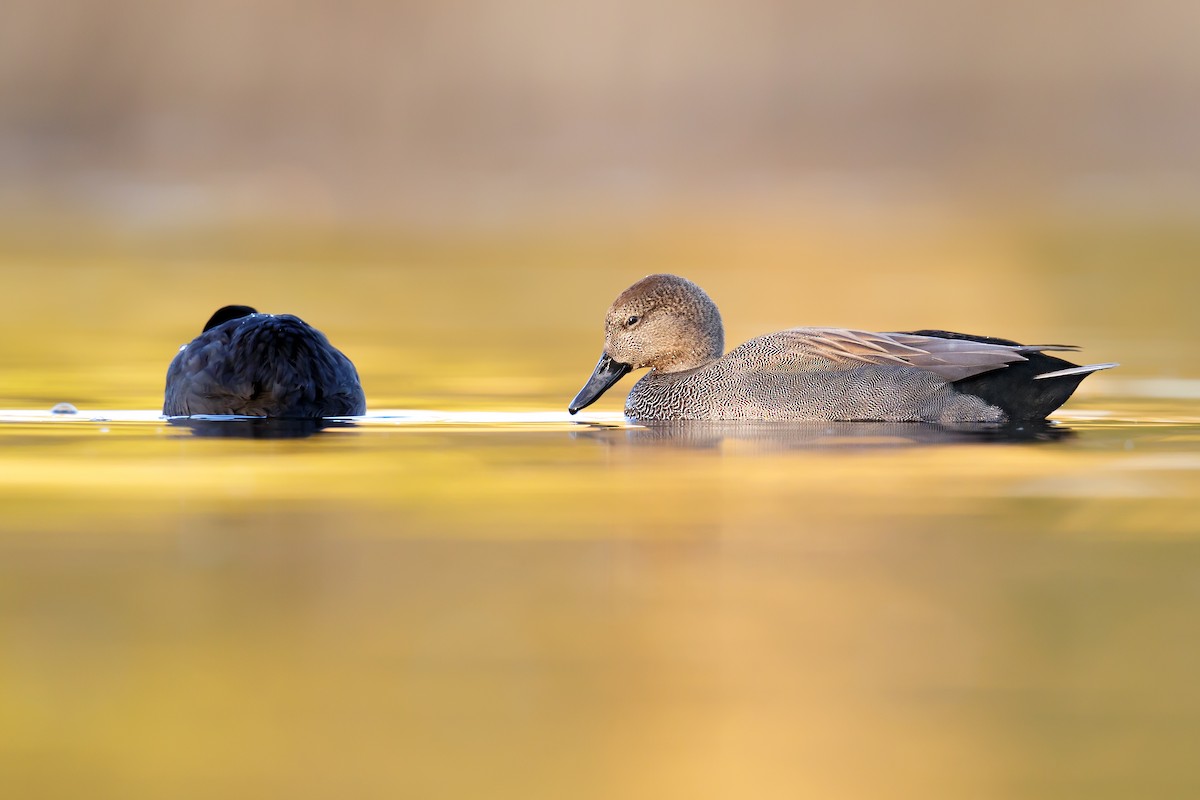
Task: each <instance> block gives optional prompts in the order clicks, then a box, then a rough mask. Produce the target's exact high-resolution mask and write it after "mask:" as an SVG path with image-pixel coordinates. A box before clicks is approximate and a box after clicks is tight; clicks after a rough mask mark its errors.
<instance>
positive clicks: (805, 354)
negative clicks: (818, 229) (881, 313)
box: [747, 328, 1075, 383]
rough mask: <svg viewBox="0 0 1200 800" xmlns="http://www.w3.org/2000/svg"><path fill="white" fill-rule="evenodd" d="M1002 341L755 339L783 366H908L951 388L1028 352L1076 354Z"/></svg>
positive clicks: (854, 336) (814, 335)
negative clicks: (939, 379)
mask: <svg viewBox="0 0 1200 800" xmlns="http://www.w3.org/2000/svg"><path fill="white" fill-rule="evenodd" d="M1004 341H1005V340H991V341H980V340H978V339H974V338H969V337H966V336H962V335H959V338H951V337H948V336H931V335H928V334H924V333H874V332H871V331H858V330H851V329H847V328H792V329H790V330H786V331H780V332H779V333H773V334H769V335H768V336H764V337H762V338H761V339H757V340H753V342H754V343H757V342H762V343H765V344H766V345H767V348H768V350H770V351H773V352H774V353H775V355H776V356H777V357H778V358H779V361H778V365H779V366H780V367H785V365H786V367H785V368H792V369H795V368H802V369H805V368H806V369H832V370H845V369H853V368H854V367H859V366H862V365H864V364H874V365H879V366H905V367H913V368H916V369H921V370H925V371H926V372H931V373H933V374H935V375H937V376H938V377H940V378H942V379H943V380H945V381H946V382H948V383H952V382H954V381H959V380H962V379H964V378H969V377H971V376H973V375H979V374H981V373H984V372H990V371H992V370H995V369H1000V368H1001V367H1005V366H1007V365H1009V364H1012V363H1014V362H1017V361H1025V360H1026V355H1025V354H1027V353H1040V352H1042V351H1044V350H1072V349H1075V348H1073V347H1071V346H1069V345H1021V344H1017V343H1015V342H1011V343H1010V342H1005V343H1003V344H1001V343H999V342H1004ZM747 344H748V345H749V344H752V342H748V343H747Z"/></svg>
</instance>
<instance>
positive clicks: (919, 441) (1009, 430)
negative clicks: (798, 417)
mask: <svg viewBox="0 0 1200 800" xmlns="http://www.w3.org/2000/svg"><path fill="white" fill-rule="evenodd" d="M580 428H581V430H580V431H578V432H576V433H574V434H572V436H573V437H574V438H577V439H582V440H589V441H594V442H596V443H599V444H604V445H607V446H609V447H614V448H620V447H665V448H684V449H698V450H706V449H716V448H719V447H721V446H723V445H726V444H731V443H736V444H738V445H744V446H746V447H748V448H750V449H753V450H761V451H766V452H771V451H783V450H834V449H836V450H879V449H889V448H898V447H929V446H937V445H959V444H1006V443H1007V444H1020V443H1025V444H1029V443H1037V442H1054V441H1061V440H1063V439H1067V438H1070V437H1072V436H1074V435H1075V432H1074V431H1073V430H1072V429H1070V428H1068V427H1066V426H1064V425H1060V424H1058V423H1056V422H1049V421H1046V420H1040V421H1036V422H1024V423H1008V424H974V425H937V424H933V423H925V424H914V423H911V422H775V421H768V422H764V421H746V420H737V421H708V420H694V421H683V422H678V421H666V422H642V423H638V424H637V425H636V426H611V425H600V424H595V423H582V424H581V425H580Z"/></svg>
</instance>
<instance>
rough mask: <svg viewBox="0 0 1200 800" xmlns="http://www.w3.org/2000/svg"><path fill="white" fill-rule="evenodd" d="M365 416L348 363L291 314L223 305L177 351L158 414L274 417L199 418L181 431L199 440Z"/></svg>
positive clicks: (294, 431) (290, 430)
mask: <svg viewBox="0 0 1200 800" xmlns="http://www.w3.org/2000/svg"><path fill="white" fill-rule="evenodd" d="M365 411H366V398H365V396H364V394H363V390H362V385H361V384H360V383H359V379H358V372H357V371H356V370H355V369H354V365H353V364H352V363H351V362H350V359H348V358H347V357H346V356H345V355H344V354H343V353H342V352H341V351H340V350H338V349H337V348H336V347H334V346H333V345H332V344H330V343H329V340H328V339H327V338H325V335H324V334H323V333H321V332H320V331H318V330H317V329H316V328H313V327H312V326H311V325H309V324H307V323H306V322H304V321H303V320H301V319H300V318H299V317H295V316H292V315H291V314H260V313H259V312H257V311H256V310H255V309H253V308H251V307H249V306H225V307H223V308H221V309H219V310H218V311H217V312H216V313H215V314H213V316H212V317H211V318H210V319H209V321H208V323H207V324H206V325H205V326H204V330H203V331H202V332H201V333H200V335H199V336H197V337H196V338H195V339H193V340H192V341H191V342H189V343H188V344H185V345H184V346H183V347H181V348H180V349H179V352H178V353H177V354H176V355H175V358H174V359H173V360H172V361H171V365H170V367H169V368H168V369H167V383H166V391H165V393H164V400H163V414H165V415H166V416H169V417H194V416H196V415H205V416H221V417H230V416H236V417H258V418H271V419H272V420H274V422H272V424H261V423H259V424H256V425H250V424H247V423H246V422H244V421H240V420H229V419H226V420H219V421H217V420H204V421H203V424H200V425H189V426H188V427H191V428H192V429H193V430H195V431H197V432H199V431H200V430H204V431H206V432H207V433H206V434H205V435H238V436H245V435H248V434H249V435H252V436H254V437H256V438H257V437H259V436H266V437H275V436H279V435H288V436H296V435H309V434H310V433H315V432H316V431H317V430H320V429H321V428H323V427H326V424H325V423H324V422H323V420H324V418H327V417H347V416H358V415H361V414H363V413H364V412H365ZM214 422H221V423H223V424H213V423H214ZM285 423H290V424H285ZM220 431H225V433H220ZM235 432H236V433H235ZM250 432H253V433H250Z"/></svg>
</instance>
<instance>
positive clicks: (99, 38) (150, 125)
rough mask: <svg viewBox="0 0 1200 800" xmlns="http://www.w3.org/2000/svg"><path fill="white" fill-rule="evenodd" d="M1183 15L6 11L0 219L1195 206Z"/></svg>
mask: <svg viewBox="0 0 1200 800" xmlns="http://www.w3.org/2000/svg"><path fill="white" fill-rule="evenodd" d="M1197 31H1200V4H1196V3H1194V2H1190V1H1189V0H1178V1H1176V2H1172V1H1171V0H1152V1H1151V2H1142V3H1128V2H1123V0H1092V1H1091V2H1079V1H1078V0H1076V1H1075V2H1070V1H1069V0H1068V1H1065V2H1064V1H1061V0H1060V1H1059V2H1045V0H1009V1H1008V2H996V1H995V0H993V1H991V2H988V1H986V0H985V1H983V2H980V1H978V0H976V1H970V0H968V1H966V2H961V1H952V0H907V2H900V3H897V2H882V1H881V0H847V1H844V2H837V3H832V2H812V1H811V0H808V1H804V0H802V1H801V2H777V1H774V0H740V1H739V2H718V1H714V0H691V1H690V2H665V1H664V0H637V2H628V1H626V0H583V2H571V3H561V2H554V0H513V1H511V2H499V3H488V2H471V1H470V0H451V1H450V2H403V1H401V2H378V1H374V0H353V1H352V2H280V1H279V0H258V1H257V2H242V1H241V0H211V1H210V2H172V3H160V2H150V1H146V2H138V1H137V0H108V1H106V2H103V3H98V2H91V1H90V0H66V1H64V2H52V3H47V2H36V1H33V2H29V1H26V0H16V2H13V1H11V0H10V2H9V3H6V7H5V11H4V23H3V26H0V98H2V101H0V204H2V205H0V209H3V210H7V211H8V213H9V215H10V216H11V215H12V214H16V213H19V212H23V211H28V210H35V211H36V210H39V209H40V210H45V209H46V208H50V209H56V210H60V209H63V208H67V209H71V210H83V211H86V212H89V213H100V214H105V215H113V216H115V217H117V218H120V219H122V220H125V221H127V222H132V223H146V224H155V223H160V222H163V221H179V220H188V219H199V220H212V219H217V220H226V219H231V218H232V219H245V218H249V219H259V218H294V219H332V220H340V219H351V220H356V221H373V222H385V223H392V222H400V223H404V224H423V223H429V222H432V223H437V224H445V223H450V224H461V223H468V222H485V223H492V222H496V221H500V222H504V221H506V220H508V219H510V218H512V217H513V216H517V217H521V216H523V215H525V214H529V213H535V214H536V213H542V212H545V211H547V210H554V211H555V212H556V213H559V214H561V213H572V214H576V213H577V214H581V215H585V216H586V215H591V214H595V213H600V212H604V213H615V214H628V213H635V214H636V213H643V212H645V211H647V210H651V211H658V210H663V209H668V210H672V209H677V208H685V209H686V208H691V207H694V206H696V205H703V206H708V207H711V206H713V205H715V206H716V207H723V206H728V205H731V204H737V205H738V206H739V207H745V205H746V204H748V203H749V204H753V203H758V202H761V203H764V204H768V205H772V206H775V205H783V206H785V207H786V206H791V205H793V204H800V205H802V206H803V207H805V208H809V207H812V208H815V209H816V210H818V211H820V210H822V209H824V210H830V209H833V210H836V209H838V208H847V207H848V208H850V209H852V210H853V209H858V208H861V207H863V206H866V207H869V208H878V207H881V206H882V207H884V208H887V207H889V206H891V205H904V204H911V203H914V202H920V203H928V202H931V201H933V202H945V203H948V204H952V203H961V202H967V201H977V200H983V201H994V200H999V201H1002V202H1004V203H1006V204H1013V203H1017V204H1029V203H1037V204H1049V205H1051V206H1053V207H1067V208H1075V207H1081V208H1084V209H1092V208H1095V207H1100V208H1112V207H1116V208H1118V209H1123V210H1124V209H1135V210H1137V211H1140V212H1144V211H1146V210H1150V211H1156V210H1161V209H1163V208H1168V209H1172V210H1178V209H1179V208H1180V207H1183V208H1190V207H1191V206H1192V205H1193V204H1195V203H1197V201H1200V147H1198V146H1197V142H1200V48H1197V47H1196V46H1195V41H1196V33H1197Z"/></svg>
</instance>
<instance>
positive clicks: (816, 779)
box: [0, 397, 1200, 798]
mask: <svg viewBox="0 0 1200 800" xmlns="http://www.w3.org/2000/svg"><path fill="white" fill-rule="evenodd" d="M1150 407H1152V408H1153V413H1150V411H1149V408H1150ZM580 416H581V417H584V418H585V419H584V421H582V422H581V421H580V420H578V419H576V418H571V417H568V415H566V414H565V413H564V412H558V411H528V412H523V413H516V412H437V411H407V410H394V411H387V410H381V411H377V412H372V414H371V415H369V416H368V417H366V418H362V419H360V420H357V421H356V424H354V425H352V426H346V427H334V428H329V429H326V430H323V431H321V432H319V433H315V434H313V435H311V436H306V437H303V438H277V439H269V440H266V439H263V438H228V437H226V438H218V437H213V436H205V435H196V432H195V431H194V430H192V429H189V428H187V427H180V426H175V425H170V424H168V423H167V421H165V420H162V419H161V418H159V417H158V416H157V414H156V413H155V412H153V411H145V412H111V411H88V410H87V409H81V410H80V413H79V414H77V415H72V416H62V415H51V414H49V413H48V412H47V411H9V412H4V413H2V414H0V437H2V438H3V442H4V447H3V449H2V450H0V474H3V475H4V476H5V480H4V483H3V486H2V487H0V505H2V507H3V509H4V527H3V534H2V535H0V553H2V556H3V557H2V558H0V573H2V575H0V628H2V630H3V638H4V641H5V653H6V655H5V658H4V659H3V660H0V687H3V688H2V689H0V704H2V705H3V707H4V708H5V713H4V714H3V715H2V719H3V722H0V752H3V753H4V754H5V762H6V764H5V767H4V769H5V771H6V773H7V775H8V778H7V780H8V782H9V785H11V786H16V787H17V788H18V789H19V790H20V789H24V790H30V791H31V790H32V788H33V787H38V788H39V789H40V790H43V791H45V792H47V793H48V794H49V795H51V796H55V795H57V796H79V795H80V793H81V792H83V793H86V794H87V795H88V796H90V797H164V796H171V797H212V796H220V795H225V794H237V795H246V794H247V793H249V794H250V795H261V796H292V797H322V796H331V795H338V796H360V797H385V796H412V797H418V796H419V797H463V796H498V797H531V796H539V797H561V796H573V797H647V798H650V797H698V798H703V797H797V796H824V797H849V796H864V797H866V796H891V797H928V796H972V797H1012V796H1022V797H1047V798H1050V797H1056V798H1057V797H1068V796H1077V797H1128V796H1131V795H1144V796H1156V797H1185V796H1189V795H1191V794H1193V793H1194V792H1195V791H1197V790H1200V772H1198V771H1197V770H1196V767H1195V763H1194V762H1195V759H1194V748H1193V747H1192V744H1193V743H1194V742H1195V740H1196V736H1197V734H1200V691H1198V690H1197V689H1196V688H1195V680H1194V678H1195V675H1196V674H1197V670H1198V669H1200V646H1198V645H1197V644H1196V639H1195V636H1194V622H1195V619H1196V618H1197V616H1198V615H1200V592H1197V588H1196V587H1197V585H1200V584H1198V583H1197V580H1198V579H1200V572H1198V569H1200V568H1198V566H1197V565H1200V539H1198V538H1197V532H1198V531H1200V504H1198V503H1197V501H1196V497H1197V495H1198V491H1200V448H1198V447H1197V444H1198V443H1200V406H1198V405H1197V402H1196V401H1195V400H1189V399H1174V400H1172V399H1169V398H1157V399H1147V398H1140V399H1138V398H1126V399H1122V398H1108V397H1100V398H1095V397H1094V398H1090V399H1088V400H1087V401H1086V402H1082V403H1078V404H1076V406H1075V408H1074V410H1073V411H1070V412H1063V413H1062V414H1060V415H1059V417H1058V422H1057V423H1056V425H1055V426H1053V427H1051V428H1049V429H1048V430H1044V431H1033V432H1032V435H1031V436H1029V437H1021V436H1017V437H1015V438H1013V437H1003V436H997V435H994V434H987V433H984V434H980V433H978V432H971V431H966V432H964V431H946V430H941V429H937V428H935V427H934V426H923V425H893V426H854V425H849V426H845V425H843V426H837V425H781V424H771V425H744V424H743V425H730V426H723V425H699V426H688V425H682V426H680V425H673V426H671V425H669V426H656V427H643V426H636V425H631V424H628V423H626V422H624V421H623V420H622V419H621V418H620V416H619V415H617V414H613V413H606V412H598V413H595V414H591V415H589V414H586V413H585V414H582V415H580Z"/></svg>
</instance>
